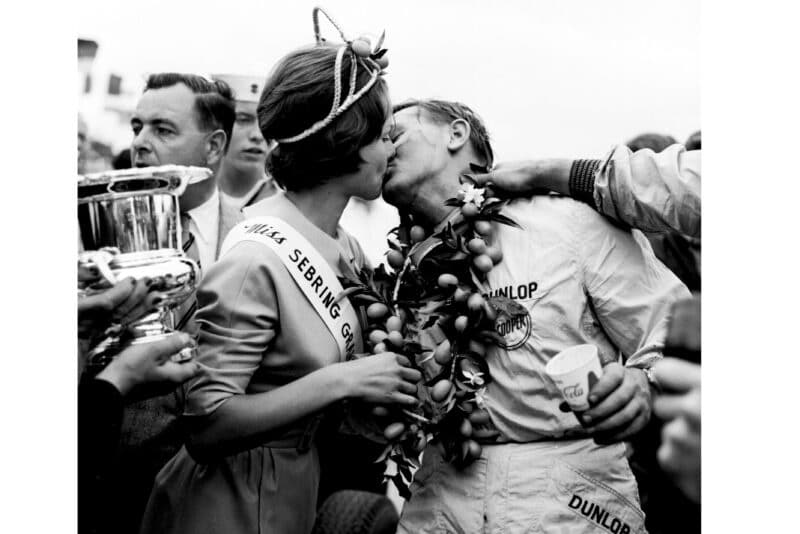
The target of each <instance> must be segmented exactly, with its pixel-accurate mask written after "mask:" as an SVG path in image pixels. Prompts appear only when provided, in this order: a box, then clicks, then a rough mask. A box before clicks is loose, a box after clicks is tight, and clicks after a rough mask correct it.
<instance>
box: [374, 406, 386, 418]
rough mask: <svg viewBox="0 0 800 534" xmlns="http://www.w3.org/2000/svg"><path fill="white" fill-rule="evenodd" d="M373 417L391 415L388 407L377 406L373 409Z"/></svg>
mask: <svg viewBox="0 0 800 534" xmlns="http://www.w3.org/2000/svg"><path fill="white" fill-rule="evenodd" d="M372 415H374V416H375V417H386V416H387V415H389V409H388V408H386V406H375V407H374V408H373V409H372Z"/></svg>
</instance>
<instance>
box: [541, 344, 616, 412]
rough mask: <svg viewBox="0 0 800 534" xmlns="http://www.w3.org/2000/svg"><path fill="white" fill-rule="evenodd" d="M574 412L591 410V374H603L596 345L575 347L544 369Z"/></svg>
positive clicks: (597, 375) (564, 351)
mask: <svg viewBox="0 0 800 534" xmlns="http://www.w3.org/2000/svg"><path fill="white" fill-rule="evenodd" d="M544 370H545V372H546V373H547V375H548V376H549V377H550V378H551V379H552V380H553V382H555V384H556V386H557V387H558V390H559V391H560V392H561V395H562V396H563V397H564V400H566V401H567V403H568V404H569V406H570V408H572V410H573V411H577V412H580V411H584V410H588V409H589V373H594V375H595V376H596V377H597V378H600V376H601V375H602V374H603V368H602V366H601V365H600V356H599V355H598V353H597V347H595V346H594V345H575V346H574V347H570V348H568V349H566V350H563V351H561V352H559V353H558V354H557V355H556V356H555V357H554V358H553V359H552V360H550V361H549V362H547V365H546V366H545V368H544Z"/></svg>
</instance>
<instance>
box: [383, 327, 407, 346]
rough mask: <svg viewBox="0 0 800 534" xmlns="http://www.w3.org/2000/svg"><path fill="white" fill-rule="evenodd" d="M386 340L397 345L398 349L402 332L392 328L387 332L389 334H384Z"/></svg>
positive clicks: (401, 339) (401, 342)
mask: <svg viewBox="0 0 800 534" xmlns="http://www.w3.org/2000/svg"><path fill="white" fill-rule="evenodd" d="M386 341H388V342H389V343H391V344H392V345H394V346H395V347H397V348H398V349H399V348H401V347H402V346H403V334H401V333H400V332H398V331H397V330H394V331H392V332H389V335H388V336H386Z"/></svg>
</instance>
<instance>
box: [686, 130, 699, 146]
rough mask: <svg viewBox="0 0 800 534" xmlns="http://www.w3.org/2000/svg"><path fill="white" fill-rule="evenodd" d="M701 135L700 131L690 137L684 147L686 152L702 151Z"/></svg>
mask: <svg viewBox="0 0 800 534" xmlns="http://www.w3.org/2000/svg"><path fill="white" fill-rule="evenodd" d="M700 141H701V134H700V130H697V131H696V132H694V133H693V134H692V135H690V136H689V139H687V140H686V143H684V146H685V147H686V150H701V148H702V147H701V142H700Z"/></svg>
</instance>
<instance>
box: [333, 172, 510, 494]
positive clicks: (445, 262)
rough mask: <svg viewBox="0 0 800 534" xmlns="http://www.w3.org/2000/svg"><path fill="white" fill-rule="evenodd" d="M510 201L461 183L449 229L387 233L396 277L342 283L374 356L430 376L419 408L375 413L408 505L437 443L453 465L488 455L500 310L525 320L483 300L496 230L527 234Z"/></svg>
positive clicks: (506, 304) (496, 258)
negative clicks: (489, 358) (396, 359)
mask: <svg viewBox="0 0 800 534" xmlns="http://www.w3.org/2000/svg"><path fill="white" fill-rule="evenodd" d="M506 202H507V201H506V200H502V199H500V198H498V197H495V196H493V193H492V191H491V190H490V189H489V188H479V187H475V184H474V183H473V182H471V181H470V180H469V179H468V178H467V177H462V187H461V189H460V191H459V192H458V195H457V197H455V198H451V199H448V200H447V202H446V205H448V206H451V207H453V208H454V209H453V211H452V212H451V213H450V214H449V215H448V217H447V218H446V219H445V221H443V222H442V223H440V224H439V225H438V226H437V227H436V228H434V229H433V230H432V231H426V229H425V228H423V227H422V226H420V225H417V224H414V223H413V221H412V220H411V219H410V217H408V216H405V215H404V216H401V224H400V226H399V227H397V228H395V229H393V230H392V231H391V232H390V234H389V239H388V243H389V246H390V248H391V250H390V251H389V252H388V253H387V263H388V265H389V269H387V268H386V266H384V265H380V266H379V267H378V268H377V269H376V270H375V271H373V272H367V271H365V272H362V273H360V274H359V279H343V280H342V282H343V287H344V288H345V290H344V291H343V292H342V294H340V295H339V297H338V298H339V299H341V298H344V297H348V298H349V299H350V300H351V302H352V303H353V305H354V307H355V309H356V310H357V312H358V314H359V316H360V320H361V323H362V327H363V328H362V331H363V332H365V337H366V339H365V346H366V347H369V348H370V349H371V352H372V353H374V354H378V353H381V352H385V351H392V352H395V353H398V354H404V355H405V356H406V357H408V359H409V361H411V363H412V365H414V366H415V367H416V368H417V369H419V370H420V371H421V373H422V376H423V378H422V381H421V382H420V383H419V384H418V386H417V398H418V400H419V403H418V405H417V407H416V408H415V409H413V410H411V409H400V408H397V407H390V406H377V407H375V408H374V409H373V410H372V416H373V417H374V419H375V421H374V422H373V423H372V426H371V428H372V431H371V432H367V433H368V434H370V433H371V434H373V435H374V434H375V431H374V430H375V429H376V428H378V429H381V430H382V440H383V441H385V442H386V443H387V446H386V448H385V450H384V451H383V454H382V455H381V457H380V458H378V461H385V462H386V466H387V467H386V472H385V478H386V479H387V480H391V481H392V482H393V483H394V484H395V486H397V488H398V491H399V493H400V495H401V496H403V497H406V498H407V497H408V496H409V492H408V487H409V486H410V483H411V478H412V474H413V470H414V469H417V468H419V466H420V456H421V453H422V451H423V450H424V449H425V447H426V446H427V444H428V443H429V442H431V441H434V440H435V441H438V442H440V443H441V444H442V446H443V448H444V451H445V457H446V458H447V459H448V460H449V461H452V462H454V463H455V464H456V465H460V466H464V465H468V464H469V463H471V462H472V461H474V460H476V459H477V458H478V457H479V456H480V453H481V446H480V444H479V443H478V441H477V440H476V439H475V437H474V434H475V433H476V431H477V432H478V433H480V434H481V435H482V436H487V435H490V434H491V433H492V432H491V430H490V428H489V427H488V426H487V425H489V424H490V423H489V415H488V413H487V412H486V411H485V409H484V398H483V396H484V394H485V392H486V386H487V384H489V382H490V381H491V376H490V375H489V368H488V365H487V364H486V360H485V356H486V352H487V345H489V344H491V343H495V342H498V341H500V339H499V336H498V334H497V333H496V332H495V329H494V321H495V319H496V318H497V313H498V312H499V311H502V312H503V313H504V314H506V315H508V316H512V317H514V316H517V315H522V314H524V313H525V311H524V308H522V307H521V306H519V305H518V304H516V303H515V302H514V301H512V300H510V299H508V298H505V297H502V296H498V297H490V298H489V297H487V296H485V295H486V294H487V293H488V288H487V287H486V275H487V274H488V273H489V272H490V271H491V270H492V268H493V267H494V266H495V265H496V264H498V263H499V262H500V261H502V257H503V255H502V252H501V251H500V250H499V248H498V247H496V246H494V245H492V244H491V241H492V230H493V225H492V223H493V222H494V223H499V224H506V225H510V226H515V227H519V226H518V225H517V224H516V223H515V222H514V221H513V220H511V219H509V218H508V217H506V216H504V215H502V214H501V213H500V210H501V209H502V207H503V206H504V205H505V204H506ZM495 434H496V433H495Z"/></svg>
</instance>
